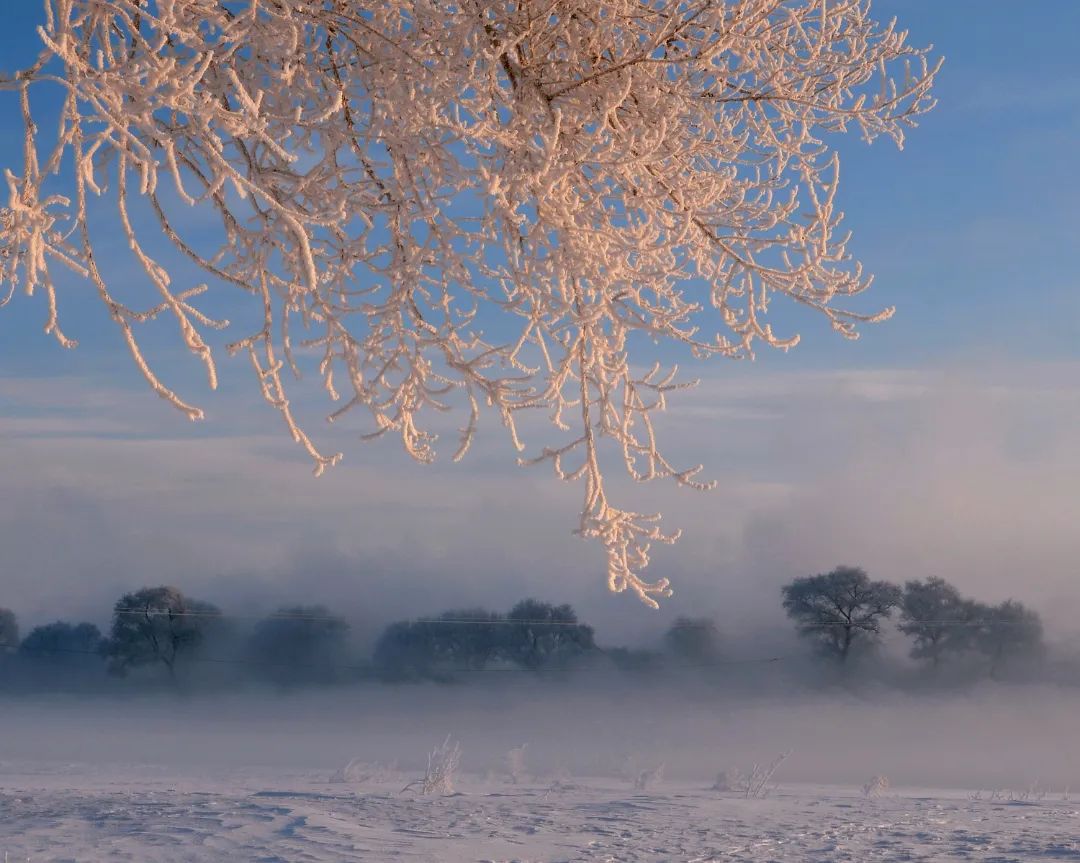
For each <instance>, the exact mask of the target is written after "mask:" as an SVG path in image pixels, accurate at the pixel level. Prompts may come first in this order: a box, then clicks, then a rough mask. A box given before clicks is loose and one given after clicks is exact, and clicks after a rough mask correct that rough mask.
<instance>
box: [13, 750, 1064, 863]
mask: <svg viewBox="0 0 1080 863" xmlns="http://www.w3.org/2000/svg"><path fill="white" fill-rule="evenodd" d="M327 779H328V777H327V776H325V775H321V776H320V775H316V774H306V775H305V774H294V775H287V776H282V775H280V774H277V775H271V774H268V775H265V776H259V775H257V774H252V773H249V774H247V775H239V776H236V775H232V776H229V775H221V776H219V777H217V778H215V777H213V776H210V775H204V776H203V777H202V778H199V777H195V776H188V777H182V776H179V775H177V774H176V773H175V772H171V771H170V775H162V772H161V771H160V770H158V771H155V770H154V769H152V768H149V767H141V768H140V767H128V768H123V769H120V768H112V769H108V770H102V769H101V768H97V767H95V768H92V769H88V768H87V767H85V766H75V765H68V766H65V767H57V766H53V767H51V768H48V769H44V768H42V767H40V766H39V767H34V766H33V765H14V764H9V765H6V767H5V770H4V775H3V785H2V787H3V791H2V792H0V850H3V851H5V852H6V853H7V854H8V855H9V859H10V860H12V861H22V860H25V859H27V858H29V859H30V860H31V861H74V860H78V861H93V860H137V861H180V860H207V861H209V860H234V861H237V860H260V861H303V860H306V861H324V860H325V861H347V860H365V861H379V860H430V861H444V863H451V861H462V863H464V861H469V863H475V861H511V860H517V861H564V860H565V861H589V863H595V861H659V860H672V861H676V860H678V861H708V860H716V861H722V860H745V861H768V860H791V861H823V863H824V861H840V860H851V861H870V860H895V861H901V860H904V861H911V860H927V861H938V860H981V861H999V863H1004V861H1017V862H1018V863H1027V861H1036V860H1038V861H1050V860H1078V859H1080V801H1068V800H1063V799H1062V795H1061V794H1060V793H1055V794H1048V795H1047V796H1046V797H1045V798H1043V799H1041V800H1038V801H1032V800H1028V801H1022V800H1008V799H994V800H990V799H985V797H984V799H971V798H970V796H969V795H966V794H962V793H959V792H951V793H950V792H933V791H919V790H911V789H892V790H890V792H886V794H884V795H882V796H880V797H876V798H866V797H864V796H863V795H862V794H861V792H860V791H859V790H857V789H845V788H841V787H836V786H832V787H830V786H807V785H802V784H799V785H791V786H786V787H782V788H780V789H779V790H777V791H776V792H774V793H773V794H771V795H770V796H769V797H767V798H765V799H744V798H741V797H738V796H736V795H732V794H723V793H717V792H714V791H710V790H708V789H707V788H705V787H703V786H702V785H701V784H696V785H695V784H692V783H686V782H674V781H672V782H660V783H659V784H658V785H657V786H656V787H654V788H652V789H649V790H648V791H647V792H637V791H634V790H633V789H632V788H631V787H630V786H629V785H628V784H627V783H620V782H618V781H615V780H610V779H609V780H604V779H586V778H582V779H576V780H572V781H570V783H569V784H568V785H562V786H558V785H556V786H555V787H552V786H553V783H552V782H550V781H543V780H541V781H529V782H526V783H523V784H521V785H511V784H508V783H507V782H505V781H502V780H500V779H499V778H497V777H486V778H485V777H478V776H473V775H463V776H462V777H461V779H460V781H459V786H458V789H457V791H456V793H454V794H451V795H442V796H433V797H423V796H420V795H416V794H414V793H412V792H405V793H400V792H401V786H402V785H403V784H404V782H405V781H407V779H408V776H407V775H405V774H402V775H401V776H395V775H388V774H386V773H382V774H381V775H380V776H378V777H377V778H375V779H373V780H368V781H360V782H358V783H356V784H342V783H331V782H328V781H327Z"/></svg>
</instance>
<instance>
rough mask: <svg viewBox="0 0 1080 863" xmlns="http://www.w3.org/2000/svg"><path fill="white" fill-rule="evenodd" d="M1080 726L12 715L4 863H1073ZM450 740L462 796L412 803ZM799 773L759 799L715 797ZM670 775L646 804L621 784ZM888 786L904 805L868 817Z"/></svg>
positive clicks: (605, 715)
mask: <svg viewBox="0 0 1080 863" xmlns="http://www.w3.org/2000/svg"><path fill="white" fill-rule="evenodd" d="M1077 717H1080V692H1078V691H1076V690H1072V689H1068V690H1066V689H1057V688H1053V687H1044V686H1027V687H1014V686H1008V687H1006V686H991V687H985V688H979V689H974V690H970V691H967V692H962V693H950V694H942V695H932V696H925V697H913V696H910V695H901V694H897V693H888V692H871V693H864V694H848V695H844V694H842V693H839V692H837V691H829V692H822V693H805V692H804V693H798V692H789V693H785V694H783V695H782V696H781V695H775V694H772V695H770V694H767V693H759V694H753V693H751V692H737V691H734V692H733V691H729V690H726V689H721V690H718V691H716V692H712V693H706V692H693V693H691V694H687V693H686V692H685V691H679V690H678V689H675V688H671V689H666V690H665V689H661V688H659V687H657V686H655V685H654V686H637V687H633V688H628V687H622V688H617V687H611V686H608V687H605V686H602V685H599V684H597V685H585V683H581V684H575V685H573V686H570V685H567V686H538V685H537V684H535V683H533V682H529V681H526V682H523V684H522V685H521V686H520V687H516V688H515V687H512V686H509V685H503V684H499V685H497V686H496V685H492V686H490V687H483V686H479V685H477V686H461V687H434V686H432V687H426V686H417V687H371V688H357V689H355V690H354V689H332V690H328V691H312V692H298V693H292V694H280V693H266V692H263V693H260V692H234V693H226V692H219V693H216V694H206V695H192V696H184V697H165V696H162V695H145V696H140V697H132V698H128V699H120V698H115V697H111V696H109V697H96V698H95V697H81V698H79V697H72V696H60V695H56V696H33V697H31V696H26V697H10V698H4V697H0V859H2V856H3V855H4V854H6V855H7V860H8V863H24V861H26V860H28V859H29V860H30V861H31V863H46V861H78V863H95V861H113V860H118V861H123V860H130V861H135V863H165V861H167V863H173V861H231V863H240V861H262V863H273V861H280V863H285V861H288V863H294V861H296V863H321V861H326V863H335V861H354V860H363V861H372V863H379V861H395V860H400V861H437V862H438V863H458V861H461V863H464V861H469V863H479V861H531V863H539V861H552V863H554V861H582V863H584V861H588V863H604V861H611V863H616V861H617V863H638V861H650V863H652V861H671V863H691V861H693V863H705V861H747V863H766V861H791V863H833V861H853V863H854V861H858V863H864V861H952V860H966V861H984V863H1012V861H1015V863H1033V861H1037V863H1049V861H1057V860H1071V861H1078V863H1080V745H1078V744H1077V740H1078V736H1077V731H1078V728H1080V725H1078V719H1077ZM448 732H449V733H451V734H453V736H454V737H455V738H456V739H458V740H460V742H461V744H462V749H463V758H462V772H461V774H460V776H459V778H458V780H457V783H456V791H457V793H456V794H454V795H448V796H438V797H427V798H425V797H422V796H420V795H419V794H417V793H416V792H415V791H414V790H410V791H407V792H404V793H403V792H402V788H403V787H404V786H405V785H406V784H407V783H408V782H409V781H410V780H412V779H415V778H417V777H418V775H420V774H421V773H422V772H423V765H424V762H425V753H426V752H428V751H430V749H431V747H432V746H434V745H435V744H437V743H439V742H440V741H441V740H442V739H443V738H444V737H445V736H446V734H447V733H448ZM523 744H527V750H526V757H525V762H526V765H525V766H526V770H527V771H528V775H527V777H526V779H525V781H523V782H522V783H520V784H516V785H515V784H513V783H511V782H510V780H509V777H508V775H507V771H506V769H505V760H504V759H505V755H506V753H507V751H508V750H509V749H511V748H513V747H519V746H521V745H523ZM787 751H791V753H792V754H791V757H790V758H789V759H788V760H787V761H785V762H784V763H783V764H782V765H781V767H780V769H779V771H778V772H777V774H776V777H775V779H776V782H777V783H778V786H779V787H778V788H777V789H776V790H775V791H774V792H773V793H772V794H770V796H768V797H766V798H765V799H749V800H748V799H744V798H741V797H739V796H737V795H735V794H731V793H718V792H715V791H711V790H709V787H710V785H711V784H712V782H713V779H714V778H715V777H716V775H717V772H718V771H719V770H721V769H724V768H731V767H741V768H743V769H744V770H745V769H747V768H748V767H749V766H750V765H751V764H752V763H753V762H758V763H768V762H769V761H771V760H772V759H773V758H774V757H775V756H776V755H777V754H779V753H781V752H787ZM350 759H355V762H354V763H353V765H352V768H351V769H350V770H349V771H348V776H347V777H346V778H347V779H348V781H331V780H332V779H334V778H341V777H340V776H335V774H337V773H339V771H340V770H341V769H342V768H343V767H344V766H345V765H346V763H347V762H349V761H350ZM660 763H663V764H665V771H664V777H663V778H662V779H661V780H660V781H659V782H657V783H655V784H654V785H653V786H651V787H649V788H648V790H646V791H637V790H635V789H634V785H633V782H632V781H630V780H629V779H627V778H622V777H629V776H634V775H636V774H637V773H639V772H641V771H649V770H652V769H653V768H655V767H656V766H657V765H659V764H660ZM380 764H381V765H384V766H382V767H378V766H377V765H380ZM875 774H885V775H887V776H888V777H889V778H890V779H891V780H892V782H893V787H892V788H890V789H889V790H887V791H886V792H885V793H884V794H883V795H881V796H880V797H877V798H870V799H868V798H866V797H864V796H863V795H862V794H861V792H860V790H859V789H860V786H861V785H862V783H864V782H867V780H869V779H870V778H871V777H872V776H874V775H875ZM822 783H830V784H822ZM1035 783H1037V787H1038V788H1039V789H1043V790H1045V793H1043V791H1040V792H1038V793H1035V794H1026V795H1025V794H1023V793H1021V792H1024V790H1025V789H1028V788H1030V787H1032V786H1033V785H1035ZM1070 785H1071V786H1072V787H1073V788H1074V789H1077V792H1076V793H1074V795H1073V799H1069V798H1068V797H1067V796H1066V794H1065V789H1066V787H1067V786H1070ZM928 786H934V787H935V788H936V789H970V790H933V789H931V788H929V787H928ZM979 788H982V789H983V790H982V792H981V794H980V795H979V796H977V797H976V796H975V789H979ZM993 789H1006V790H1005V791H1003V792H1002V791H998V792H996V793H993ZM1007 789H1013V791H1012V792H1011V793H1010V791H1009V790H1007ZM992 793H993V796H991V795H992ZM1010 798H1012V799H1010Z"/></svg>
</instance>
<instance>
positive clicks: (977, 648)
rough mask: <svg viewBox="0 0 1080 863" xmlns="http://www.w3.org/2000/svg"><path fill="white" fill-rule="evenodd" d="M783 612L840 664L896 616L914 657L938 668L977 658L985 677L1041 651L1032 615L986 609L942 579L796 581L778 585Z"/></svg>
mask: <svg viewBox="0 0 1080 863" xmlns="http://www.w3.org/2000/svg"><path fill="white" fill-rule="evenodd" d="M782 595H783V603H784V610H785V611H786V612H787V614H788V616H789V617H790V618H791V619H792V620H793V621H794V622H795V624H796V626H797V627H798V630H799V634H800V635H802V636H803V637H805V638H806V639H807V640H809V641H810V642H811V643H813V644H814V646H815V647H816V648H817V650H818V651H819V652H820V653H822V654H823V655H825V656H827V657H829V658H831V659H834V660H836V661H837V662H840V663H846V662H848V660H849V659H850V658H851V657H852V656H853V655H857V654H859V653H865V652H866V651H867V650H869V649H872V648H874V647H876V646H877V644H878V643H879V642H880V640H881V635H882V626H883V624H884V622H885V621H886V620H888V619H889V618H891V617H892V616H893V614H894V612H895V613H897V615H898V618H899V624H898V626H897V629H898V630H899V631H900V632H901V633H903V634H904V635H905V636H907V637H908V638H910V639H911V649H910V655H911V657H912V658H913V659H915V660H917V661H919V662H922V663H925V664H926V665H928V666H930V667H932V668H937V667H939V666H940V665H941V664H942V663H943V662H946V661H948V660H950V659H957V658H960V657H965V656H968V657H970V656H971V655H973V654H975V655H981V656H982V657H984V658H985V659H986V660H987V661H988V667H989V671H990V674H991V676H994V675H996V674H997V673H999V672H1000V671H1001V670H1002V668H1003V667H1004V666H1005V665H1006V664H1007V663H1009V662H1012V661H1016V660H1025V659H1034V658H1038V657H1039V656H1040V655H1041V654H1042V653H1043V650H1044V645H1043V627H1042V621H1041V620H1040V619H1039V615H1038V614H1036V613H1035V612H1034V611H1032V610H1031V609H1029V608H1027V607H1025V606H1024V605H1023V604H1022V603H1020V602H1017V601H1016V600H1012V599H1010V600H1007V601H1005V602H1002V603H1000V604H999V605H987V604H985V603H982V602H977V601H975V600H973V599H968V598H967V597H964V596H961V594H960V592H959V591H958V590H957V589H956V588H955V587H953V586H952V585H951V584H949V583H948V582H947V581H945V580H944V579H942V578H936V577H931V578H927V579H925V580H912V581H908V582H906V583H905V584H904V586H903V587H900V586H899V585H895V584H891V583H889V582H887V581H872V580H871V579H870V577H869V576H868V575H867V574H866V572H865V571H864V570H862V569H860V568H858V567H851V566H839V567H837V568H836V569H834V570H832V571H831V572H826V573H822V574H819V575H810V576H806V577H805V578H796V579H795V580H794V581H792V582H790V583H788V584H786V585H784V587H783V588H782Z"/></svg>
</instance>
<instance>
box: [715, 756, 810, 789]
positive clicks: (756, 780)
mask: <svg viewBox="0 0 1080 863" xmlns="http://www.w3.org/2000/svg"><path fill="white" fill-rule="evenodd" d="M790 754H791V753H790V752H782V753H781V754H780V755H778V756H777V757H776V758H774V759H773V760H772V761H771V762H769V763H768V764H764V765H762V764H754V765H753V766H751V768H750V770H749V772H747V773H743V772H742V771H741V770H740V769H739V768H737V767H733V768H729V769H727V770H722V771H720V773H719V774H718V775H717V777H716V782H714V783H713V786H712V790H713V791H726V792H731V793H734V794H741V795H742V796H743V797H766V796H768V794H769V792H770V791H774V790H775V789H776V785H775V784H773V783H772V778H773V774H774V773H776V771H777V768H779V767H780V765H781V764H783V763H784V761H785V760H787V757H788V755H790Z"/></svg>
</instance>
